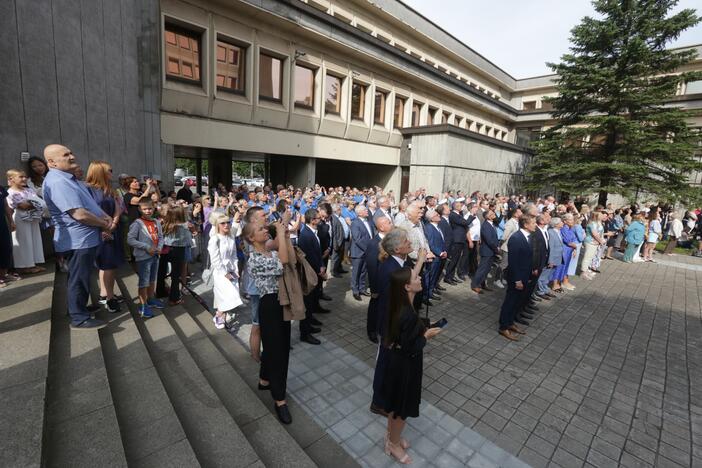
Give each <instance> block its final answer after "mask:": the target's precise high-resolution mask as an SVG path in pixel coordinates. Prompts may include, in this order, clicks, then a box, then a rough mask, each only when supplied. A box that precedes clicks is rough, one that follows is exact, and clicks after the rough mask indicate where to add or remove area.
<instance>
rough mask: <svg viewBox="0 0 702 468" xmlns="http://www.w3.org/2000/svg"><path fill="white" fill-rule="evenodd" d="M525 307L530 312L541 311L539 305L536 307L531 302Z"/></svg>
mask: <svg viewBox="0 0 702 468" xmlns="http://www.w3.org/2000/svg"><path fill="white" fill-rule="evenodd" d="M525 309H526V310H527V311H529V313H534V312H538V311H539V308H538V307H536V306H535V305H531V304H527V306H526V307H525Z"/></svg>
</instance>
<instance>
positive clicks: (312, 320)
mask: <svg viewBox="0 0 702 468" xmlns="http://www.w3.org/2000/svg"><path fill="white" fill-rule="evenodd" d="M308 320H309V321H310V325H314V326H315V327H321V326H322V325H324V324H323V323H322V322H320V321H319V320H317V319H316V318H314V317H311V318H309V319H308Z"/></svg>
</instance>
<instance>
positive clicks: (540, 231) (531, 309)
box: [515, 209, 551, 325]
mask: <svg viewBox="0 0 702 468" xmlns="http://www.w3.org/2000/svg"><path fill="white" fill-rule="evenodd" d="M530 211H532V212H533V210H532V209H530ZM535 220H536V230H535V231H534V235H533V236H532V237H533V239H532V244H531V247H532V255H531V263H532V270H533V272H534V274H533V275H532V277H531V278H529V283H528V285H527V291H526V294H525V295H524V296H523V297H522V300H523V303H522V307H521V310H520V312H519V314H518V316H517V318H516V319H515V322H517V323H519V324H522V325H529V323H530V322H529V320H531V319H533V318H534V313H535V312H537V311H538V310H539V309H538V307H536V303H535V299H533V294H534V290H535V289H536V285H537V283H538V280H539V276H540V275H541V272H542V271H543V269H544V267H545V266H546V263H547V262H548V254H549V250H548V232H547V228H548V223H549V222H550V221H551V216H550V215H549V214H548V213H543V214H539V215H537V216H536V217H535ZM537 299H538V298H537ZM538 300H539V301H541V299H538Z"/></svg>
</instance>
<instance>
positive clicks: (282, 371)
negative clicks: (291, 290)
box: [258, 294, 290, 401]
mask: <svg viewBox="0 0 702 468" xmlns="http://www.w3.org/2000/svg"><path fill="white" fill-rule="evenodd" d="M258 321H259V325H260V327H261V344H262V345H263V353H262V354H261V370H260V372H259V374H258V376H259V377H260V378H261V380H267V381H268V382H270V384H271V396H272V397H273V399H274V400H275V401H281V400H285V392H286V389H287V383H288V362H289V359H290V322H287V321H285V320H283V307H281V305H280V302H279V301H278V294H266V295H265V296H262V297H261V302H260V304H259V306H258Z"/></svg>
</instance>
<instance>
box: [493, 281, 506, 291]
mask: <svg viewBox="0 0 702 468" xmlns="http://www.w3.org/2000/svg"><path fill="white" fill-rule="evenodd" d="M493 284H494V285H495V286H497V287H498V288H500V289H504V288H505V285H504V282H503V281H502V280H497V281H495V282H494V283H493Z"/></svg>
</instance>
